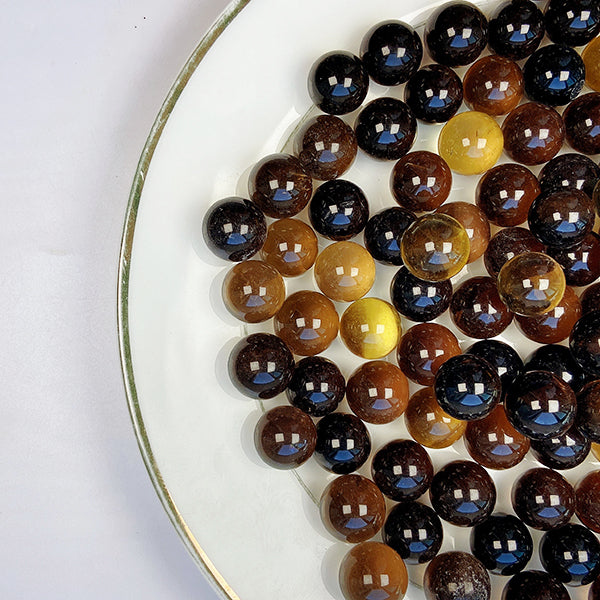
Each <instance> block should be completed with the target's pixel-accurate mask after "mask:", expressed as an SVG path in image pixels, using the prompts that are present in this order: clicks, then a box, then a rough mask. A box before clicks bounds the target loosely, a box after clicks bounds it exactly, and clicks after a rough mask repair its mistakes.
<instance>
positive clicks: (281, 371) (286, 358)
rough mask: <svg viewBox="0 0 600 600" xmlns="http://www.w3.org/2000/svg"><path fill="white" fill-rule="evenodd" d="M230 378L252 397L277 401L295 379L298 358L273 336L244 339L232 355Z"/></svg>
mask: <svg viewBox="0 0 600 600" xmlns="http://www.w3.org/2000/svg"><path fill="white" fill-rule="evenodd" d="M228 368H229V377H230V378H231V381H232V382H233V384H234V385H235V387H236V388H237V389H238V390H239V391H240V392H242V394H244V395H246V396H249V397H250V398H262V399H263V400H266V399H268V398H273V397H274V396H277V394H280V393H281V392H283V391H284V390H285V388H286V387H287V384H288V383H289V381H290V379H291V377H292V371H293V369H294V357H293V356H292V353H291V352H290V351H289V349H288V347H287V346H286V345H285V344H284V343H283V342H282V341H281V340H280V339H279V338H278V337H276V336H274V335H271V334H269V333H253V334H252V335H249V336H247V337H245V338H242V339H241V340H240V341H239V342H238V343H237V344H236V345H235V346H234V348H233V350H232V351H231V354H230V355H229V363H228Z"/></svg>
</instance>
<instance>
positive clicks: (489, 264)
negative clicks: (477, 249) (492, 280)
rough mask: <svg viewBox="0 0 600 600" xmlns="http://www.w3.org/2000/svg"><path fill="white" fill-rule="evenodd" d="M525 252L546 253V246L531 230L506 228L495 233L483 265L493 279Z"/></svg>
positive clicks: (484, 256) (485, 254)
mask: <svg viewBox="0 0 600 600" xmlns="http://www.w3.org/2000/svg"><path fill="white" fill-rule="evenodd" d="M525 252H544V246H543V245H542V243H541V242H539V241H538V240H536V239H535V237H534V235H533V233H531V231H529V229H525V228H523V227H505V228H504V229H501V230H500V231H498V232H497V233H495V234H494V235H493V236H492V238H491V239H490V243H489V244H488V247H487V249H486V251H485V253H484V255H483V264H484V265H485V268H486V270H487V272H488V273H489V274H490V275H491V276H492V277H498V273H500V269H501V268H502V267H503V266H504V265H505V264H506V263H507V262H508V261H509V260H510V259H511V258H514V257H515V256H518V255H519V254H524V253H525Z"/></svg>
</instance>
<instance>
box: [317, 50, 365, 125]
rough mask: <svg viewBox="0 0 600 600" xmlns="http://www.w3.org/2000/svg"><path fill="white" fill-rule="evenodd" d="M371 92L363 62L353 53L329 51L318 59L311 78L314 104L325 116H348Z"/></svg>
mask: <svg viewBox="0 0 600 600" xmlns="http://www.w3.org/2000/svg"><path fill="white" fill-rule="evenodd" d="M368 90H369V75H368V73H367V70H366V69H365V67H364V65H363V63H362V61H361V60H360V58H358V57H357V56H354V54H352V53H350V52H343V51H337V52H329V53H328V54H325V55H324V56H322V57H321V58H319V59H318V60H317V61H316V62H315V63H314V65H313V66H312V69H311V71H310V74H309V76H308V91H309V93H310V97H311V98H312V100H313V102H314V103H315V104H316V105H317V106H318V107H319V108H320V109H321V110H322V111H323V112H325V113H329V114H331V115H345V114H346V113H349V112H352V111H354V110H356V109H357V108H358V107H359V106H360V105H361V104H362V102H363V100H364V99H365V96H366V95H367V92H368Z"/></svg>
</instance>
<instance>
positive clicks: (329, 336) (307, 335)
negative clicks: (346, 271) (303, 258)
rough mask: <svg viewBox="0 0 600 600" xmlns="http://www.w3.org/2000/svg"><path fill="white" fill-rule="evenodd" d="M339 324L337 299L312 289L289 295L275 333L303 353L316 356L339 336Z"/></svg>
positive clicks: (276, 316) (291, 347)
mask: <svg viewBox="0 0 600 600" xmlns="http://www.w3.org/2000/svg"><path fill="white" fill-rule="evenodd" d="M338 326H339V317H338V314H337V312H336V310H335V306H334V305H333V302H332V301H331V300H330V299H329V298H327V297H326V296H323V294H319V293H318V292H311V291H302V292H296V293H294V294H291V295H290V296H288V297H287V299H286V300H285V302H284V303H283V305H282V306H281V308H280V309H279V312H278V313H277V314H276V315H275V319H274V327H275V333H276V334H277V335H278V336H279V337H280V338H281V339H282V340H283V341H284V342H285V343H286V344H287V345H288V346H289V347H290V350H291V351H292V352H294V354H299V355H300V356H314V355H315V354H319V353H320V352H323V350H325V349H327V348H328V347H329V345H330V344H331V342H333V340H334V339H335V338H336V337H337V334H338Z"/></svg>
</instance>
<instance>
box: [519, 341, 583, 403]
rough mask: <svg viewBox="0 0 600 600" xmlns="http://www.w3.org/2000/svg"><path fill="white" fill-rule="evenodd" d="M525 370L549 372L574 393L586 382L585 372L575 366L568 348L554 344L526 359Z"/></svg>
mask: <svg viewBox="0 0 600 600" xmlns="http://www.w3.org/2000/svg"><path fill="white" fill-rule="evenodd" d="M525 370H526V371H550V372H552V373H554V374H555V375H556V376H557V377H558V378H559V379H561V380H562V381H564V382H565V383H566V384H568V385H569V386H570V387H571V389H572V390H573V391H575V392H577V391H579V390H580V389H581V388H582V387H583V385H584V384H585V382H586V380H587V376H586V374H585V372H584V371H583V369H582V368H581V367H580V366H579V365H578V364H577V361H576V360H575V358H573V355H572V354H571V351H570V350H569V348H567V347H566V346H559V345H556V344H549V345H546V346H542V347H540V348H538V349H537V350H535V351H534V352H533V354H531V356H529V358H528V359H527V362H526V363H525Z"/></svg>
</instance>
